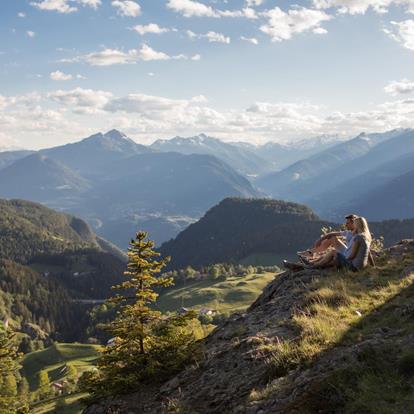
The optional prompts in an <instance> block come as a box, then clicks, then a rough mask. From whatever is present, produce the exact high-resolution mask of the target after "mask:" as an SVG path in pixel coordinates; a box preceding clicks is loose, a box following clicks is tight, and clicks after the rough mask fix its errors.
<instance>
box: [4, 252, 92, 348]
mask: <svg viewBox="0 0 414 414" xmlns="http://www.w3.org/2000/svg"><path fill="white" fill-rule="evenodd" d="M0 290H1V291H2V293H3V295H2V298H3V300H2V301H1V302H0V315H3V320H4V319H7V316H9V317H10V319H11V320H12V321H13V322H15V323H16V324H18V325H20V330H21V331H24V325H27V324H36V325H38V326H39V327H40V329H41V330H43V331H45V333H47V334H48V335H50V334H52V335H53V337H54V338H56V339H62V340H75V339H76V338H78V337H79V336H80V335H82V330H83V329H84V328H85V321H84V319H85V317H84V315H83V314H84V311H82V309H80V308H79V306H75V304H74V303H73V302H72V300H71V298H70V296H69V294H68V292H67V291H66V289H62V286H61V285H60V284H59V283H58V282H56V281H55V280H53V279H48V278H45V277H42V276H41V275H39V274H38V273H37V272H35V271H33V270H31V269H30V268H29V267H27V266H24V265H20V264H18V263H15V262H12V261H10V260H0ZM32 339H35V338H32ZM24 346H25V347H29V349H22V350H24V351H26V352H29V351H31V350H33V349H31V348H30V345H28V344H27V341H26V343H25V345H24Z"/></svg>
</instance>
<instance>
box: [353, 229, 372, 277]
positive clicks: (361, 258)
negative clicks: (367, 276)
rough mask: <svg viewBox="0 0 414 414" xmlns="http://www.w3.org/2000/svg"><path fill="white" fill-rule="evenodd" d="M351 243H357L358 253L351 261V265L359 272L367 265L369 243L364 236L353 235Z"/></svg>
mask: <svg viewBox="0 0 414 414" xmlns="http://www.w3.org/2000/svg"><path fill="white" fill-rule="evenodd" d="M353 243H358V251H357V253H356V256H355V257H354V258H353V259H352V264H353V265H354V267H355V268H356V269H358V270H361V269H363V268H364V267H366V266H367V265H368V258H369V251H370V247H371V242H370V241H369V240H367V238H366V236H365V235H364V234H355V235H354V240H353Z"/></svg>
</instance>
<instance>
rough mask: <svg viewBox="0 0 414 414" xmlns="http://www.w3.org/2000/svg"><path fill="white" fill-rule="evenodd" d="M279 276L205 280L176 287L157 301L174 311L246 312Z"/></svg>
mask: <svg viewBox="0 0 414 414" xmlns="http://www.w3.org/2000/svg"><path fill="white" fill-rule="evenodd" d="M274 277H275V273H269V272H267V273H262V274H249V275H247V276H232V277H228V278H227V279H226V280H222V279H215V280H211V279H208V280H202V281H194V282H189V283H187V284H186V285H185V286H181V287H174V288H172V289H170V290H168V291H167V292H166V293H164V294H162V295H161V296H160V297H159V298H158V300H157V306H158V308H159V309H160V310H161V311H163V312H166V311H174V310H177V309H180V308H181V307H186V308H193V309H200V308H208V309H214V310H216V311H219V312H234V311H241V310H244V309H246V308H247V307H248V306H249V305H250V304H251V303H252V302H253V301H254V300H255V299H256V298H257V297H258V296H259V295H260V293H262V290H263V288H264V287H265V286H266V285H267V284H268V283H269V282H270V281H271V280H273V279H274Z"/></svg>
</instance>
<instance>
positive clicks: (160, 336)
mask: <svg viewBox="0 0 414 414" xmlns="http://www.w3.org/2000/svg"><path fill="white" fill-rule="evenodd" d="M147 236H148V235H147V233H146V232H138V233H137V234H136V238H135V240H131V243H130V247H129V249H128V259H129V260H128V267H127V270H126V272H125V277H126V278H127V280H125V281H124V282H123V283H121V284H120V285H118V286H115V288H116V289H119V290H121V291H123V292H124V293H123V294H118V295H117V296H115V297H114V298H112V299H111V302H114V303H116V304H118V306H119V307H120V308H119V311H118V313H117V316H116V318H115V320H114V321H112V322H111V323H110V324H109V325H108V326H107V329H108V330H109V331H110V332H111V333H112V335H113V336H114V338H115V343H114V344H113V345H112V346H108V347H107V348H106V349H105V350H104V351H103V355H102V357H101V358H100V359H99V360H98V363H97V366H98V368H99V372H98V373H94V372H89V373H86V374H85V375H83V377H82V378H81V381H80V385H81V388H82V389H83V390H85V391H88V392H90V393H92V394H93V395H95V396H96V397H97V396H100V395H104V394H116V393H122V392H125V391H128V390H131V389H134V388H136V387H137V386H138V385H139V384H141V383H143V382H145V383H146V384H149V383H151V382H154V381H162V380H164V379H165V378H166V377H167V376H168V375H171V374H172V373H175V372H176V371H177V370H178V369H179V367H181V366H182V364H183V362H184V361H185V360H186V359H188V357H189V355H191V353H192V352H193V350H194V343H195V338H194V335H193V334H192V332H191V330H190V329H187V328H186V327H187V324H188V321H189V320H190V319H192V318H194V314H193V313H189V314H188V315H184V316H171V317H168V318H167V317H164V316H163V315H162V314H161V313H160V312H158V311H156V310H154V309H153V307H152V305H153V304H154V302H155V301H156V299H157V297H158V294H157V293H156V292H155V291H154V289H156V288H162V287H167V286H170V285H172V284H173V280H172V278H168V277H157V276H156V275H157V274H158V273H160V272H161V270H162V269H163V268H164V267H165V266H166V264H167V263H168V261H169V258H165V259H158V257H159V256H160V254H159V253H158V252H156V251H155V250H154V242H153V241H150V240H147Z"/></svg>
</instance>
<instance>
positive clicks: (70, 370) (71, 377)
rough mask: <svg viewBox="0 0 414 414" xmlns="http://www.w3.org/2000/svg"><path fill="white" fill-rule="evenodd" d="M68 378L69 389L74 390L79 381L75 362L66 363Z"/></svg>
mask: <svg viewBox="0 0 414 414" xmlns="http://www.w3.org/2000/svg"><path fill="white" fill-rule="evenodd" d="M66 380H67V382H68V390H69V391H74V390H75V389H76V384H77V382H78V370H77V369H76V367H75V366H74V365H73V364H67V365H66Z"/></svg>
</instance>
